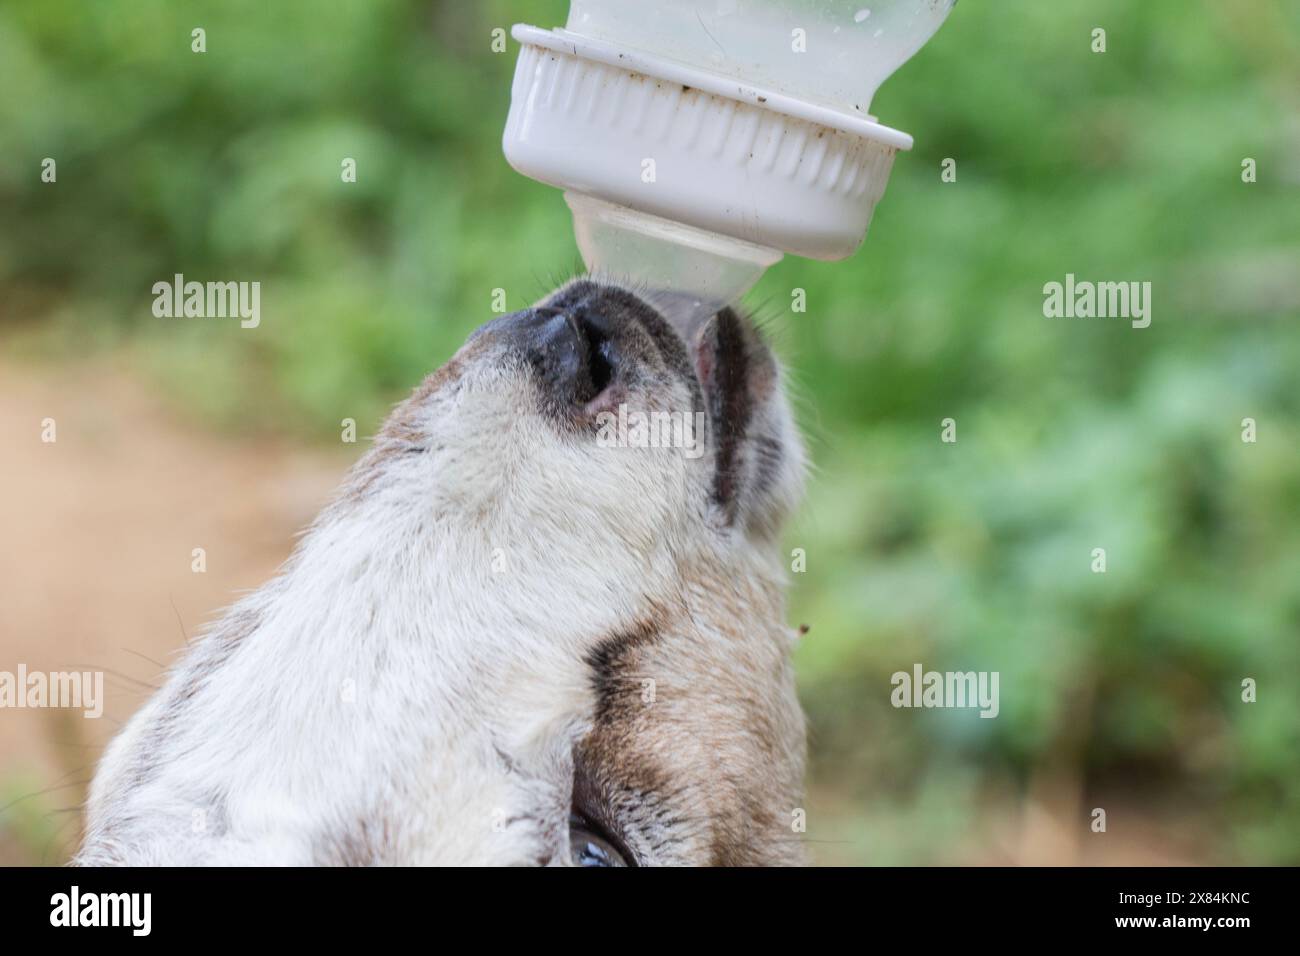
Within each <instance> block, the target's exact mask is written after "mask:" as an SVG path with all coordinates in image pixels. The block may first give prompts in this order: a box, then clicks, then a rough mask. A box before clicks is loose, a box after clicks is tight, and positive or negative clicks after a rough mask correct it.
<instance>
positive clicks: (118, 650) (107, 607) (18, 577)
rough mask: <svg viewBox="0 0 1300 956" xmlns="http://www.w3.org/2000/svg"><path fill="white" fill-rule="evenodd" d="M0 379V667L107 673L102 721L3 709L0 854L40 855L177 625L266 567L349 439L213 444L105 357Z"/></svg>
mask: <svg viewBox="0 0 1300 956" xmlns="http://www.w3.org/2000/svg"><path fill="white" fill-rule="evenodd" d="M0 383H2V384H0V671H8V672H10V673H16V672H17V669H18V665H19V664H25V665H26V667H27V670H28V672H29V673H30V672H33V671H45V672H48V671H51V670H59V671H62V670H85V669H89V670H103V671H105V672H106V674H105V685H104V696H105V704H104V716H103V718H101V719H98V720H94V719H85V718H83V717H82V716H81V714H80V712H73V711H67V710H63V711H60V710H51V709H45V710H33V709H9V708H6V709H0V808H3V809H0V863H16V862H40V861H41V860H42V859H44V860H45V861H46V862H51V861H54V860H58V859H60V858H62V855H63V854H64V853H65V852H66V849H65V848H66V846H67V844H68V841H69V840H72V839H75V836H76V829H77V822H76V813H75V812H74V811H73V809H72V808H75V806H76V805H77V804H79V803H80V801H81V800H82V798H83V789H82V784H83V783H84V781H86V780H88V779H89V775H90V773H91V770H92V768H93V766H94V761H95V759H96V757H97V756H98V753H99V750H100V748H101V747H102V746H103V744H104V742H105V741H106V740H107V739H108V737H109V736H111V735H112V733H113V732H114V731H115V730H116V729H117V728H118V727H119V726H120V725H121V723H122V722H123V721H125V720H126V718H128V717H129V716H130V715H131V713H132V712H133V711H134V710H135V708H136V707H137V706H139V704H140V703H141V702H142V701H143V699H144V697H145V696H146V695H147V694H148V693H149V686H148V685H149V684H152V683H156V681H157V678H158V675H159V673H160V672H161V671H162V669H163V666H164V665H165V664H166V663H167V662H168V661H169V660H170V658H171V655H172V654H173V652H175V651H176V650H177V649H178V648H179V647H181V646H183V643H184V637H183V635H182V629H183V630H184V632H185V633H188V634H191V635H192V634H193V633H194V632H195V631H196V630H197V629H198V628H199V627H200V626H202V624H203V623H204V622H205V621H208V620H209V619H210V618H211V617H212V616H213V614H214V613H215V612H216V611H218V610H220V609H221V608H222V607H223V606H225V605H226V604H229V603H230V602H231V601H232V600H233V599H234V597H235V596H236V593H237V592H238V591H240V590H242V589H247V588H252V587H256V586H257V585H259V584H260V583H262V582H263V581H265V580H266V579H267V577H268V576H270V574H271V573H272V572H273V571H274V570H275V568H276V567H277V565H278V564H279V563H280V562H281V561H283V560H284V558H285V557H286V556H287V555H288V553H289V551H290V549H291V547H292V545H293V541H294V533H295V532H296V531H297V530H299V529H300V528H302V527H303V526H304V525H305V524H306V523H307V522H308V521H309V520H310V519H311V517H312V516H313V515H314V514H315V513H316V512H317V511H318V510H319V508H320V507H321V505H322V504H323V503H324V502H325V500H326V499H327V498H328V496H329V494H330V492H331V491H332V490H333V488H334V486H335V484H336V483H337V481H338V480H339V477H340V475H341V474H342V472H343V470H344V469H345V468H346V467H347V464H348V462H349V461H350V460H351V459H352V458H353V457H354V455H355V454H357V453H359V452H358V449H359V447H360V446H359V445H357V446H342V447H341V449H340V450H339V451H338V452H336V453H330V452H329V451H328V450H324V451H322V450H319V449H316V450H309V449H303V448H295V447H292V446H290V445H287V444H284V443H278V442H271V441H267V440H265V439H259V440H254V441H251V442H250V441H249V440H247V439H240V438H238V436H232V437H230V438H223V437H217V436H213V435H212V434H210V433H208V432H205V431H203V430H201V429H199V428H196V427H195V426H193V425H192V424H189V423H187V422H186V421H184V419H183V418H182V417H181V416H180V415H178V414H175V413H174V412H172V411H171V410H169V409H168V408H166V407H165V406H164V405H163V404H162V403H161V402H160V401H159V400H158V399H157V397H156V396H154V395H152V394H150V393H149V392H148V391H147V390H145V389H143V388H142V387H140V386H139V385H137V384H136V383H135V382H134V381H133V380H132V378H131V376H130V375H129V374H128V373H127V372H126V371H125V370H124V369H123V368H122V367H121V364H120V362H119V361H114V360H97V361H95V362H94V363H93V364H64V365H57V366H53V365H49V366H47V365H40V366H35V367H28V366H24V365H18V364H16V363H15V362H13V361H10V360H3V361H0ZM47 418H53V419H54V420H55V429H56V431H55V436H56V440H55V441H54V442H52V443H46V442H43V441H42V427H43V425H42V422H43V420H44V419H47ZM195 548H203V549H204V550H205V551H206V564H207V570H206V572H204V573H195V572H194V571H193V570H192V569H191V564H192V561H193V558H192V553H193V550H194V549H195ZM55 785H60V788H59V789H57V790H51V791H50V792H48V793H42V794H36V795H33V796H28V795H29V794H32V793H33V791H35V790H44V789H46V788H50V787H53V786H55ZM20 798H25V799H20ZM15 801H17V802H15Z"/></svg>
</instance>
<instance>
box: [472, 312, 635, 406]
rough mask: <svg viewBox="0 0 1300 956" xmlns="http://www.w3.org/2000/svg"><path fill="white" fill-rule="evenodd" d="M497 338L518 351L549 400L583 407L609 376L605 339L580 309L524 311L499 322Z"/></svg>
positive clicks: (610, 362) (608, 349)
mask: <svg viewBox="0 0 1300 956" xmlns="http://www.w3.org/2000/svg"><path fill="white" fill-rule="evenodd" d="M494 325H496V328H495V330H494V331H495V333H496V336H497V337H498V338H499V339H500V340H501V341H504V342H506V343H509V344H510V345H513V346H514V347H515V348H517V349H518V350H519V351H520V352H522V353H523V354H524V355H525V356H526V357H527V359H528V361H529V363H530V364H531V365H532V367H533V370H534V372H535V373H536V375H537V378H538V380H539V382H540V384H541V386H542V388H543V389H544V390H545V391H546V392H547V393H548V394H549V395H550V396H551V397H553V398H554V399H556V400H557V401H561V402H566V403H567V402H572V403H575V404H578V405H585V404H586V403H587V402H590V401H591V400H592V399H593V398H595V397H596V396H597V395H599V394H600V393H601V392H602V391H604V390H605V387H606V386H607V385H608V384H609V383H610V380H611V379H612V377H613V372H614V369H613V355H612V348H611V344H610V337H609V335H608V334H607V332H606V331H605V330H604V329H603V323H601V322H599V321H598V320H595V319H593V318H592V317H591V316H589V315H587V314H585V313H584V312H582V311H581V310H560V309H549V308H544V307H543V308H536V309H528V310H526V311H524V312H518V313H516V314H514V315H511V316H506V317H505V318H503V319H501V320H499V324H497V323H494Z"/></svg>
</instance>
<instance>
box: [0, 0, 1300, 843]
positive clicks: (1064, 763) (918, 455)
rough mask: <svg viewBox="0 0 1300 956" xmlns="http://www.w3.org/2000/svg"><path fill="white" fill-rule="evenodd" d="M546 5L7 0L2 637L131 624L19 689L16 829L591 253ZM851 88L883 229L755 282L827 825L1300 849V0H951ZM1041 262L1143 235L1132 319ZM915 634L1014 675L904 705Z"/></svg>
mask: <svg viewBox="0 0 1300 956" xmlns="http://www.w3.org/2000/svg"><path fill="white" fill-rule="evenodd" d="M565 10H566V4H565V3H564V2H562V0H548V2H537V3H531V2H522V0H516V2H509V0H488V2H476V3H467V2H431V0H334V2H331V3H328V4H322V3H319V2H308V0H277V2H274V3H268V2H265V0H258V2H251V0H221V2H219V3H218V2H215V0H211V2H207V0H199V2H192V3H186V4H175V3H169V2H164V0H131V2H127V0H112V2H100V3H81V2H72V0H10V2H6V3H5V4H4V5H3V7H0V382H3V386H2V387H0V449H3V452H2V454H3V459H2V460H0V490H2V492H3V493H2V494H0V519H2V520H0V540H2V541H3V544H2V545H0V669H2V670H9V671H14V670H16V668H17V665H18V663H19V662H23V663H26V664H27V666H28V667H29V668H30V669H32V670H35V669H39V668H44V669H56V668H59V669H65V668H73V667H82V668H94V669H102V670H105V671H106V672H107V673H108V677H107V680H108V704H107V709H106V716H105V718H104V719H103V720H98V721H96V720H84V719H82V717H81V716H80V714H71V715H70V714H69V712H66V711H49V710H47V711H16V710H6V711H0V862H5V863H24V862H25V863H40V862H45V863H59V862H62V861H64V860H66V858H67V855H68V852H69V849H70V848H71V847H72V846H73V845H74V844H75V841H76V839H77V836H78V825H79V820H78V813H79V811H78V806H79V804H80V801H81V800H82V799H83V798H84V786H85V783H86V781H87V780H88V779H89V777H90V773H91V771H92V768H93V765H94V760H95V759H96V756H97V754H98V751H99V749H100V748H101V747H102V745H103V742H104V740H105V739H106V738H107V737H108V736H109V735H111V734H112V733H113V732H114V731H115V730H116V728H117V727H118V726H120V724H121V722H122V721H124V720H125V719H126V718H127V717H129V715H130V714H131V713H132V711H133V710H134V709H135V708H136V707H137V706H139V704H140V703H141V702H142V700H143V699H144V698H145V696H146V695H147V694H148V692H149V690H150V686H151V685H152V684H155V683H156V682H157V680H158V675H159V672H160V670H161V669H162V667H163V666H164V665H165V664H166V662H167V660H168V656H169V655H170V654H172V653H173V652H174V651H175V650H176V649H177V648H178V647H181V646H183V643H184V640H185V639H186V636H187V635H192V634H193V632H194V631H195V630H196V629H197V628H199V627H200V626H201V625H202V624H203V623H204V622H205V621H206V620H209V619H210V618H211V616H212V615H213V614H214V613H215V612H216V611H217V610H218V609H220V608H221V607H222V606H223V605H224V604H227V603H229V602H230V601H231V600H232V599H233V597H234V596H235V594H236V592H237V591H238V590H240V589H244V588H251V587H255V586H257V585H258V584H259V583H261V582H262V581H263V580H265V578H266V577H267V576H268V575H269V574H270V573H271V571H272V570H273V569H274V567H275V566H276V565H277V564H278V563H279V561H280V560H282V559H283V558H284V556H285V555H286V554H287V553H288V551H289V549H290V548H291V546H292V543H293V533H294V532H295V531H296V530H297V529H299V528H301V527H302V526H303V524H305V522H306V521H307V520H309V519H310V517H311V516H312V515H313V514H314V513H315V511H316V510H317V508H318V507H319V506H320V505H321V503H322V502H323V501H324V500H325V498H326V496H327V495H328V494H329V492H330V490H331V489H332V487H333V486H334V484H335V483H336V482H337V481H338V479H339V477H340V476H341V474H342V472H343V470H344V469H345V468H346V467H347V465H348V463H349V462H350V461H352V460H353V459H354V458H355V457H356V456H357V455H359V454H360V452H361V450H362V449H363V447H364V437H365V436H367V435H369V434H371V433H372V432H373V431H374V429H375V427H376V425H377V424H378V423H379V421H380V420H381V419H382V417H383V415H384V413H385V411H386V409H387V408H388V407H389V406H390V404H391V403H392V402H394V401H395V400H397V399H399V398H400V397H402V396H403V395H404V394H405V393H406V392H407V391H408V390H409V389H410V388H411V387H412V386H413V385H414V384H415V383H416V382H418V380H419V379H420V378H421V377H422V376H423V375H424V374H425V373H427V372H428V371H429V370H430V369H431V368H433V367H434V366H436V365H438V364H440V363H441V362H442V361H444V360H445V359H446V358H447V357H448V356H449V355H450V354H451V352H452V351H453V350H454V349H455V348H456V347H457V345H458V344H459V343H460V342H461V341H462V340H463V339H464V337H465V335H466V334H467V333H468V332H469V331H470V330H471V329H473V328H474V327H476V326H477V325H479V324H481V323H482V322H483V321H485V320H487V319H488V318H490V317H491V312H490V306H491V295H492V290H493V289H495V288H502V289H505V290H506V295H507V300H508V304H509V307H510V308H512V309H515V308H521V307H524V306H526V305H528V304H529V303H531V302H532V301H533V300H535V299H536V298H538V297H540V296H542V295H543V294H545V293H546V292H547V291H548V290H549V289H550V288H551V287H552V286H553V285H555V284H556V283H558V282H559V281H562V280H563V279H564V278H566V277H568V276H569V275H571V274H573V273H574V272H575V271H576V270H577V269H578V268H580V261H579V259H578V256H577V252H576V248H575V246H574V244H573V239H572V235H571V228H570V219H569V213H568V210H567V207H566V206H565V204H564V202H563V199H562V198H561V195H560V193H559V192H558V191H556V190H553V189H550V188H548V187H545V186H542V185H540V184H537V183H534V182H531V181H528V180H525V179H523V178H522V177H520V176H518V175H516V174H515V173H514V172H512V171H511V170H510V168H509V167H508V166H507V165H506V163H505V161H504V160H503V159H502V157H501V151H500V138H501V131H502V126H503V123H504V121H505V116H506V110H507V105H508V101H509V89H510V77H511V75H512V70H513V66H514V59H515V55H516V53H517V50H518V47H517V45H516V44H515V43H514V42H513V40H512V41H510V42H509V44H508V49H507V51H506V52H505V53H501V54H494V53H493V52H492V51H491V48H490V43H491V35H490V34H491V30H492V29H493V28H496V27H504V28H508V27H509V26H510V25H511V24H512V23H514V22H518V21H525V22H531V23H536V24H539V25H542V26H556V25H559V24H562V23H563V21H564V16H565ZM195 27H203V28H204V29H205V30H206V32H207V52H206V53H205V54H202V55H198V54H194V53H192V52H191V50H190V43H191V39H190V31H191V30H192V29H193V28H195ZM1095 27H1103V28H1105V30H1106V31H1107V52H1105V53H1104V54H1097V53H1093V52H1092V50H1091V32H1092V30H1093V29H1094V28H1095ZM873 112H875V113H876V114H877V115H878V116H879V117H880V118H881V120H882V121H883V122H885V123H887V124H889V125H893V126H896V127H898V128H901V129H904V130H906V131H908V132H910V133H912V134H913V135H914V136H915V138H916V148H915V150H914V151H913V152H911V153H903V154H900V155H899V157H898V160H897V163H896V165H895V170H894V174H893V178H892V181H891V183H890V185H889V189H888V191H887V193H886V196H885V199H884V201H883V202H882V204H881V205H880V207H879V209H878V210H877V213H876V217H875V221H874V222H873V224H872V228H871V232H870V234H869V236H868V238H867V241H866V243H865V245H864V247H863V248H862V249H861V250H860V251H859V253H858V254H857V255H856V256H854V257H853V258H852V259H850V260H848V261H846V262H841V263H817V262H807V261H800V260H795V259H789V258H787V259H786V260H784V261H783V262H782V263H780V264H779V265H778V266H776V267H774V268H773V269H771V270H770V271H769V273H768V274H767V275H766V277H765V278H764V279H763V281H762V283H761V285H760V286H759V287H758V288H757V289H756V290H755V291H754V292H753V293H752V294H751V296H750V300H749V301H750V304H751V305H753V306H754V307H755V308H756V309H757V311H758V312H759V314H760V315H761V316H762V317H763V319H764V321H765V322H766V323H767V326H768V328H769V329H770V330H771V333H772V336H773V337H774V339H775V341H776V343H777V347H778V350H779V351H780V353H781V354H782V355H783V356H784V358H785V360H786V362H787V363H788V365H789V367H790V369H791V375H792V378H793V379H794V381H795V385H796V389H797V391H798V399H799V407H800V413H801V419H802V425H803V427H804V429H805V432H806V434H807V437H808V441H809V444H810V448H811V453H812V457H813V459H814V461H815V466H816V472H815V475H814V476H813V479H812V482H811V486H810V490H809V496H808V502H807V505H806V507H805V508H804V510H803V512H802V514H801V515H800V517H799V519H798V521H797V522H796V524H795V526H794V527H793V528H792V529H791V533H790V535H789V539H788V542H787V549H793V548H803V549H805V551H806V553H807V569H806V571H805V572H803V573H800V574H795V575H793V576H792V577H793V587H792V592H791V604H792V606H791V613H790V617H791V622H792V623H795V624H798V623H807V624H809V625H811V632H810V633H809V634H808V636H807V637H806V638H804V640H803V643H802V646H801V647H800V650H799V651H798V660H797V663H798V668H799V672H800V679H801V695H802V699H803V701H804V704H805V707H806V709H807V711H808V713H809V717H810V722H811V748H812V750H811V754H812V761H811V770H810V792H809V796H808V806H807V810H808V834H807V836H808V838H809V840H811V841H812V845H813V849H814V855H815V857H816V859H817V860H818V861H819V862H822V863H865V864H898V863H907V864H931V863H959V864H964V863H1155V864H1161V863H1259V864H1264V863H1292V864H1295V863H1300V453H1298V452H1297V448H1298V447H1300V444H1298V442H1300V429H1298V428H1297V413H1298V412H1300V388H1298V387H1297V386H1298V385H1300V336H1297V331H1296V320H1297V317H1298V316H1300V268H1298V266H1300V2H1290V0H1275V2H1270V0H1239V2H1234V3H1232V4H1226V3H1217V2H1209V0H1206V2H1195V0H1146V2H1143V3H1133V2H1122V0H1089V2H1083V0H1068V2H1067V0H1059V2H1053V3H1043V2H1041V0H998V2H996V3H978V2H974V0H966V2H964V3H960V4H959V5H958V6H957V8H956V10H955V11H954V12H953V14H952V16H951V17H950V19H949V21H948V23H947V24H946V25H945V26H944V27H943V28H942V29H941V30H940V32H939V33H938V35H937V36H936V37H935V39H934V40H933V41H932V42H931V43H930V44H929V45H928V46H927V47H926V48H924V49H923V50H922V51H921V52H920V54H918V56H917V57H916V58H915V59H914V60H913V61H911V62H910V63H909V64H907V65H906V66H904V67H903V68H902V69H901V70H900V72H899V73H898V74H897V75H896V76H895V77H894V78H893V79H891V80H890V81H888V82H887V83H886V84H885V86H884V87H883V88H882V90H881V92H880V94H879V95H878V97H877V98H876V100H875V101H874V103H873ZM45 157H51V158H54V159H55V160H56V161H57V182H56V183H52V184H49V183H42V182H41V180H40V171H41V162H42V160H43V159H44V158H45ZM344 157H352V158H355V159H356V160H357V181H356V182H355V183H353V184H345V183H342V182H341V181H340V162H341V160H342V159H343V158H344ZM946 157H951V158H954V159H956V161H957V180H956V182H955V183H944V182H942V181H941V179H940V175H939V174H940V164H941V162H942V160H943V159H944V158H946ZM1247 157H1249V158H1253V159H1254V160H1256V162H1257V165H1258V181H1257V182H1255V183H1253V184H1247V183H1243V181H1242V176H1241V172H1242V161H1243V159H1245V158H1247ZM178 272H180V273H184V274H185V276H186V277H187V278H190V279H199V280H208V279H221V280H258V281H260V282H261V283H262V300H261V312H262V322H261V325H260V327H259V328H257V329H255V330H241V329H240V328H239V326H238V323H237V322H235V321H232V320H185V321H174V320H168V319H158V318H155V317H154V316H153V315H152V313H151V305H152V301H153V296H152V293H151V291H150V290H151V287H152V285H153V283H155V282H158V281H160V280H161V281H169V280H170V278H171V276H172V275H173V274H174V273H178ZM1066 273H1074V274H1076V275H1077V276H1078V277H1079V278H1080V279H1092V280H1138V281H1143V280H1145V281H1150V282H1152V283H1153V287H1154V288H1153V322H1152V324H1151V326H1150V328H1147V329H1143V330H1137V329H1132V328H1130V326H1129V324H1128V322H1127V321H1124V320H1118V319H1073V320H1071V319H1047V318H1044V316H1043V313H1042V305H1043V292H1042V288H1043V285H1044V283H1047V282H1050V281H1062V280H1063V279H1064V277H1065V275H1066ZM795 288H802V289H805V290H806V293H807V303H808V306H807V312H806V313H803V314H795V313H792V312H791V310H790V304H791V290H792V289H795ZM46 417H52V418H54V419H55V420H56V422H57V427H58V433H57V434H58V441H57V442H56V443H55V444H52V445H51V444H44V443H42V442H41V441H40V440H39V435H40V429H41V422H42V420H43V419H45V418H46ZM949 417H951V418H953V419H955V420H956V422H957V435H958V441H957V442H956V443H955V444H945V443H942V442H941V441H940V440H939V438H940V422H941V420H942V419H944V418H949ZM1247 417H1249V418H1253V419H1255V420H1256V422H1257V428H1258V441H1257V442H1255V443H1253V444H1250V443H1244V442H1243V441H1242V438H1241V432H1242V419H1243V418H1247ZM345 418H353V419H355V420H356V422H357V433H358V435H359V436H361V437H362V442H361V443H358V444H354V445H349V444H344V443H341V442H340V430H341V429H340V422H341V421H342V420H343V419H345ZM196 546H202V547H204V548H205V550H206V554H207V572H206V573H204V574H195V573H192V571H191V553H192V549H193V548H194V547H196ZM1096 547H1104V548H1106V551H1107V565H1108V569H1107V571H1106V573H1104V574H1095V573H1093V572H1092V550H1093V549H1094V548H1096ZM917 662H920V663H922V664H924V665H925V667H926V668H929V669H935V670H990V671H991V670H996V671H998V672H1000V674H1001V713H1000V716H999V717H998V718H997V719H996V720H981V719H978V717H977V716H976V714H975V712H973V711H969V710H951V711H936V710H930V711H920V710H895V709H893V708H892V707H891V706H890V704H889V693H890V690H891V686H890V675H891V674H892V673H894V672H895V671H898V670H910V669H911V667H912V665H913V664H914V663H917ZM1247 677H1249V678H1254V679H1255V680H1257V681H1258V701H1257V702H1255V703H1250V704H1247V703H1243V702H1242V699H1241V682H1242V680H1243V679H1244V678H1247ZM1097 807H1100V808H1104V809H1105V810H1106V811H1107V831H1106V832H1105V833H1093V832H1091V830H1090V828H1089V824H1090V822H1091V819H1092V817H1091V811H1092V809H1093V808H1097Z"/></svg>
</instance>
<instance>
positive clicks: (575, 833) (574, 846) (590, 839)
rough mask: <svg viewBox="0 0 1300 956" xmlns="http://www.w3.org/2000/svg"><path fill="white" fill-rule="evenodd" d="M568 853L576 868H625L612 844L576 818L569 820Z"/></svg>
mask: <svg viewBox="0 0 1300 956" xmlns="http://www.w3.org/2000/svg"><path fill="white" fill-rule="evenodd" d="M569 851H570V853H572V855H573V862H574V863H576V864H577V865H578V866H627V865H628V864H627V860H625V859H624V858H623V854H622V853H621V852H619V850H618V848H617V847H615V846H614V844H613V843H612V842H611V841H609V840H607V839H605V838H604V837H603V836H601V835H600V834H599V833H597V832H595V830H593V829H592V827H591V826H590V824H588V823H587V821H586V820H584V819H582V818H581V817H578V816H576V815H575V816H572V817H570V818H569Z"/></svg>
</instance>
